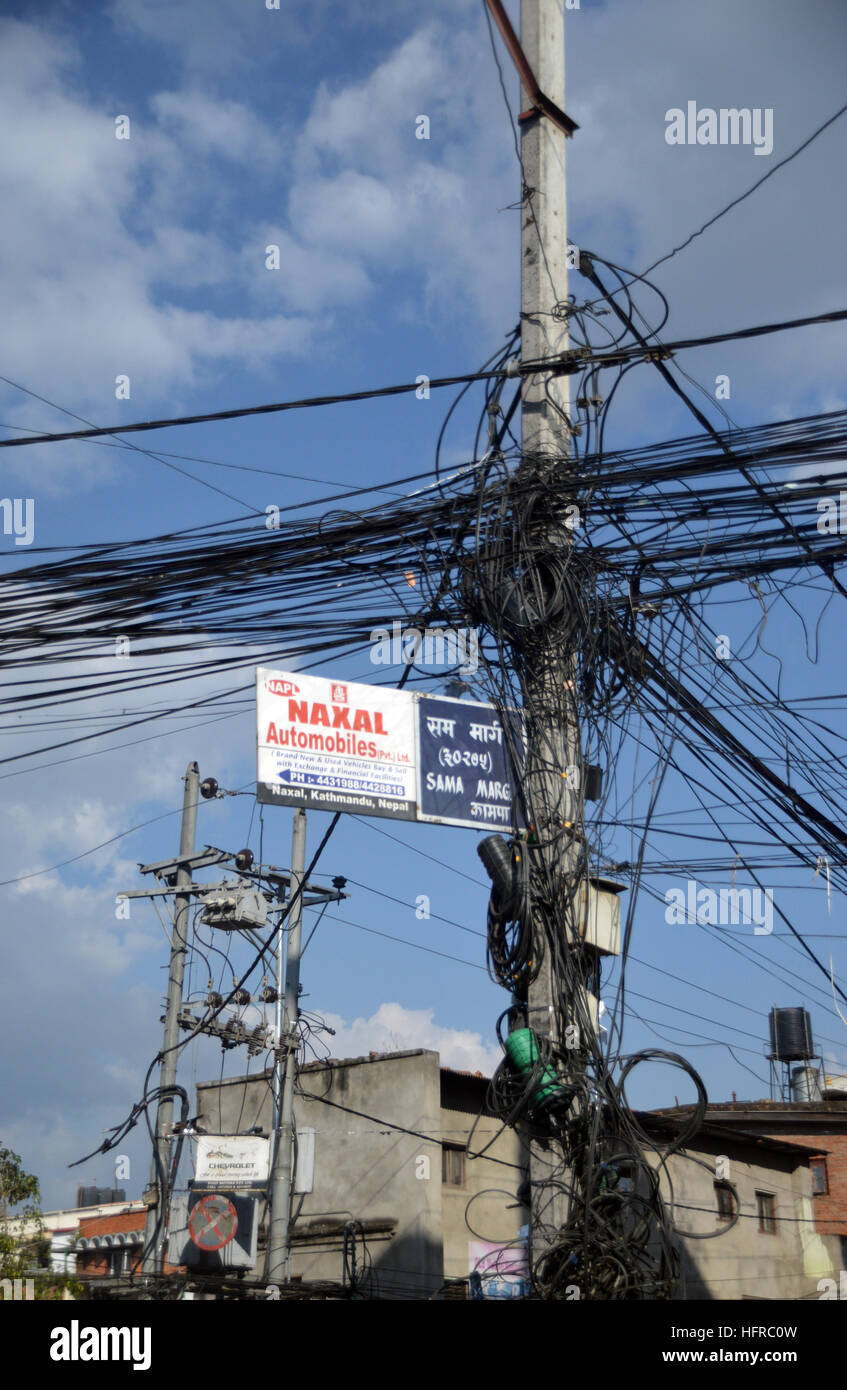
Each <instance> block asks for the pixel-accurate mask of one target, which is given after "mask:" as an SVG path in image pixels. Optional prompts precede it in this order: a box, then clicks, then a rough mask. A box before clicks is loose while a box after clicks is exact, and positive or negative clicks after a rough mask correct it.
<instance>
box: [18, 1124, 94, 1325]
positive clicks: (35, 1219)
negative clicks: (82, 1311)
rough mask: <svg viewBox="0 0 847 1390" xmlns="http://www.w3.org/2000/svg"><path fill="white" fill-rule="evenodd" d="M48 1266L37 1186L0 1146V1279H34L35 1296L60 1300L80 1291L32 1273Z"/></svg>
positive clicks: (60, 1277)
mask: <svg viewBox="0 0 847 1390" xmlns="http://www.w3.org/2000/svg"><path fill="white" fill-rule="evenodd" d="M49 1265H50V1238H49V1236H47V1235H46V1234H45V1231H44V1227H43V1223H42V1217H41V1186H40V1184H39V1181H38V1178H37V1177H36V1176H35V1174H34V1173H28V1172H27V1171H26V1169H25V1168H24V1166H23V1162H22V1160H21V1156H20V1154H16V1153H14V1152H13V1150H12V1149H9V1148H7V1147H6V1146H5V1145H3V1144H0V1279H11V1280H13V1281H14V1280H15V1279H26V1278H27V1277H30V1276H32V1277H33V1278H34V1287H35V1296H36V1298H42V1299H45V1298H46V1299H54V1298H62V1297H64V1296H65V1290H67V1291H68V1292H69V1293H70V1294H71V1295H72V1296H77V1295H78V1294H80V1293H81V1292H82V1285H81V1284H80V1283H79V1282H78V1281H77V1280H76V1279H73V1278H70V1277H69V1276H68V1275H64V1274H48V1275H44V1274H37V1275H36V1274H34V1273H33V1272H34V1271H35V1270H36V1269H43V1268H44V1267H45V1266H47V1267H48V1268H49Z"/></svg>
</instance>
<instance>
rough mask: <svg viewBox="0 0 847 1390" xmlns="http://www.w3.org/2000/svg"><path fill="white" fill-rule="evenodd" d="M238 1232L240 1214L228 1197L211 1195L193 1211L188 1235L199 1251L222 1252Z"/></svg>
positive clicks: (202, 1198) (201, 1200) (204, 1198)
mask: <svg viewBox="0 0 847 1390" xmlns="http://www.w3.org/2000/svg"><path fill="white" fill-rule="evenodd" d="M237 1230H238V1214H237V1212H236V1210H235V1207H234V1206H233V1205H232V1202H231V1201H230V1200H229V1198H228V1197H224V1196H222V1195H221V1194H219V1193H217V1192H214V1193H210V1194H209V1195H208V1196H206V1197H201V1198H200V1201H199V1202H198V1203H197V1205H196V1206H194V1207H192V1209H191V1215H190V1216H189V1218H188V1234H189V1235H190V1236H191V1239H192V1240H193V1241H194V1244H195V1245H196V1246H197V1248H198V1249H199V1250H207V1251H215V1250H222V1249H223V1248H224V1246H225V1245H229V1242H230V1241H231V1240H233V1239H234V1237H235V1233H236V1231H237Z"/></svg>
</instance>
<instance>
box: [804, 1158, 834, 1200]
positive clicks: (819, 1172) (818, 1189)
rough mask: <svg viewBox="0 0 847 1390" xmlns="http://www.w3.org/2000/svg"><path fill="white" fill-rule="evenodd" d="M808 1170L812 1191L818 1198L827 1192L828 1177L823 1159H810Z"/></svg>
mask: <svg viewBox="0 0 847 1390" xmlns="http://www.w3.org/2000/svg"><path fill="white" fill-rule="evenodd" d="M809 1168H810V1169H811V1173H812V1191H813V1192H814V1194H815V1196H816V1197H817V1196H820V1194H821V1193H823V1192H828V1191H829V1176H828V1174H827V1171H826V1159H825V1158H810V1159H809Z"/></svg>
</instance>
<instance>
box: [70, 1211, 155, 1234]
mask: <svg viewBox="0 0 847 1390" xmlns="http://www.w3.org/2000/svg"><path fill="white" fill-rule="evenodd" d="M145 1214H146V1209H145V1208H139V1209H138V1210H135V1211H133V1210H129V1211H119V1212H112V1213H110V1215H108V1216H84V1217H83V1219H82V1220H81V1221H80V1223H79V1233H80V1235H81V1236H85V1238H86V1239H89V1238H90V1237H91V1236H116V1235H121V1234H122V1233H124V1232H126V1231H141V1230H143V1229H144V1218H145Z"/></svg>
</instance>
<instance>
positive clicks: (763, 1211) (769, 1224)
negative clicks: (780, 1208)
mask: <svg viewBox="0 0 847 1390" xmlns="http://www.w3.org/2000/svg"><path fill="white" fill-rule="evenodd" d="M756 1207H757V1209H758V1212H759V1230H760V1231H764V1232H766V1234H767V1235H774V1234H775V1232H776V1198H775V1197H774V1195H773V1193H772V1192H757V1193H756Z"/></svg>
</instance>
